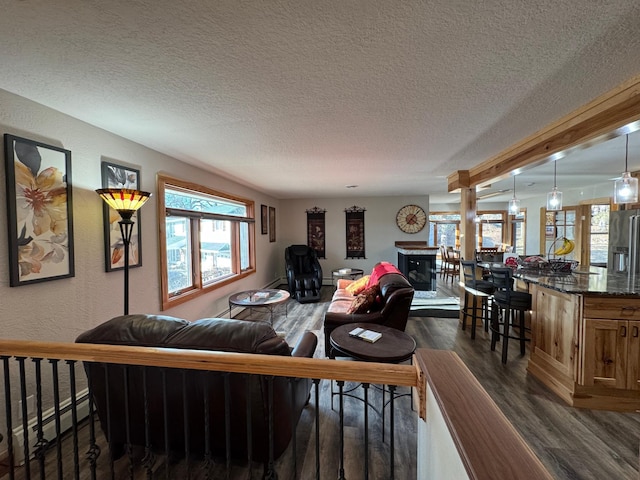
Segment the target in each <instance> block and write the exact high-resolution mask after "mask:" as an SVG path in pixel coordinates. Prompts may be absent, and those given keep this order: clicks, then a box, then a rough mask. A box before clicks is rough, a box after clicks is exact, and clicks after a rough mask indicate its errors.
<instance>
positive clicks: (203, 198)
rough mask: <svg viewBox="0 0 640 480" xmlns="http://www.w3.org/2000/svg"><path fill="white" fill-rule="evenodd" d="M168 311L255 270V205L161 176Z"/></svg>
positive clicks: (164, 299)
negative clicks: (169, 308)
mask: <svg viewBox="0 0 640 480" xmlns="http://www.w3.org/2000/svg"><path fill="white" fill-rule="evenodd" d="M158 194H159V196H160V199H159V208H160V218H164V223H163V224H162V225H161V229H160V251H161V258H162V262H161V263H162V271H161V273H162V308H163V309H166V308H168V307H170V306H173V305H177V304H179V303H182V302H184V301H186V300H189V299H191V298H193V297H194V296H197V295H200V294H203V293H206V292H208V291H211V290H213V289H215V288H218V287H219V286H221V285H226V284H228V283H230V282H234V281H236V280H239V279H240V278H243V277H244V276H246V275H248V274H250V273H253V272H254V271H255V260H254V240H255V228H254V203H253V201H251V200H246V199H242V198H239V197H234V196H231V195H227V194H223V193H220V192H216V191H213V190H210V189H208V188H207V187H202V186H198V185H193V184H191V183H187V182H183V181H180V180H177V179H174V178H170V177H165V176H162V175H160V176H158Z"/></svg>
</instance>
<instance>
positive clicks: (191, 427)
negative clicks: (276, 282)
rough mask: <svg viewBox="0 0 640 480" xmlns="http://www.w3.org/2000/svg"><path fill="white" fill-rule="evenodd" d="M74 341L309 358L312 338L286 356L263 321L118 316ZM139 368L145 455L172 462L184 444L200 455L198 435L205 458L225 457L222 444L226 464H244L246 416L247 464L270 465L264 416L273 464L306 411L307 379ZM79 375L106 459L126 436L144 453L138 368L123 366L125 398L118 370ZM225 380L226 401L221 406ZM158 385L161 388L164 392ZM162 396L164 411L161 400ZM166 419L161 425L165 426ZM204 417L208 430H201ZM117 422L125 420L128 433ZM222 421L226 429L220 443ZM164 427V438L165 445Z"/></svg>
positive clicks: (97, 368) (96, 368)
mask: <svg viewBox="0 0 640 480" xmlns="http://www.w3.org/2000/svg"><path fill="white" fill-rule="evenodd" d="M76 342H79V343H96V344H110V345H131V346H143V347H165V348H181V349H196V350H215V351H222V352H240V353H253V354H267V355H283V356H296V357H313V354H314V351H315V349H316V345H317V337H316V336H315V335H314V334H313V333H311V332H305V333H304V334H303V336H302V337H301V339H300V341H299V342H298V344H297V345H296V347H295V348H294V349H291V348H290V347H289V345H288V344H287V342H286V341H285V340H284V339H282V338H280V337H279V336H277V335H276V333H275V331H274V330H273V328H272V327H271V326H270V325H269V324H267V323H264V322H249V321H243V320H229V319H221V318H211V319H203V320H198V321H195V322H188V321H186V320H182V319H178V318H172V317H167V316H158V315H125V316H120V317H116V318H113V319H111V320H109V321H107V322H105V323H103V324H101V325H98V326H97V327H95V328H94V329H92V330H89V331H87V332H85V333H83V334H82V335H80V336H79V337H78V338H77V340H76ZM144 368H146V369H147V372H146V383H147V386H148V388H147V399H148V408H149V425H148V428H149V440H150V443H151V449H152V451H154V452H156V453H165V452H167V450H168V453H169V454H170V456H171V457H172V458H176V457H178V458H179V457H182V456H184V455H185V453H184V452H185V439H188V449H189V450H190V455H191V454H195V455H197V456H201V455H204V454H206V453H207V451H206V448H205V445H206V444H207V442H206V441H205V435H208V437H209V438H208V440H209V445H210V451H211V453H212V455H213V456H214V458H215V457H221V458H225V456H226V453H227V452H226V447H225V445H226V442H227V441H229V442H230V445H231V448H230V454H231V455H230V456H231V458H233V459H236V460H240V461H246V460H247V458H248V448H247V444H248V442H247V438H248V434H247V431H248V429H247V415H250V418H251V420H250V435H251V442H250V443H251V449H252V460H255V461H261V462H265V463H266V462H268V461H269V460H270V452H269V441H268V439H269V438H270V434H269V431H270V430H269V419H270V413H271V414H272V417H271V418H272V419H273V459H274V460H275V459H277V458H278V457H279V456H280V455H281V454H282V453H283V452H284V451H285V449H286V448H287V446H288V445H289V442H290V440H291V438H292V431H293V429H295V428H296V425H297V423H298V420H299V418H300V415H301V412H302V410H303V408H304V407H305V405H306V404H307V401H308V398H309V392H310V389H311V384H312V382H311V380H308V379H287V378H283V377H274V378H273V380H272V381H271V380H269V379H268V378H266V377H262V376H259V375H250V376H248V375H242V374H223V373H220V372H208V371H206V372H205V371H192V370H188V371H182V370H177V369H161V368H157V367H144ZM85 370H86V372H87V376H88V378H89V379H90V383H91V386H92V390H93V397H94V401H95V405H96V410H97V413H98V417H99V420H100V424H101V427H102V430H103V432H104V434H105V436H106V437H107V439H108V441H109V444H110V449H111V455H112V456H113V458H114V459H117V458H118V457H119V456H121V455H122V454H123V453H124V450H125V448H126V444H127V435H130V441H131V444H132V445H138V446H144V445H145V441H146V439H145V414H144V398H145V396H144V388H143V387H144V382H145V379H144V378H143V367H138V366H131V367H129V368H128V369H127V370H128V372H127V375H128V378H127V382H126V385H127V388H128V392H127V394H126V396H125V388H124V385H125V376H124V373H123V372H124V369H123V368H122V366H120V365H109V366H108V367H107V368H105V365H103V364H97V363H85ZM163 373H164V375H165V378H164V379H163ZM227 380H228V390H227V393H228V396H227V398H226V399H225V382H226V381H227ZM163 385H166V389H165V388H164V387H163ZM270 389H272V394H273V396H272V402H270V400H269V397H270ZM165 396H166V405H165V400H163V399H164V398H165ZM205 397H206V398H207V400H208V402H207V403H208V410H209V412H208V414H207V412H206V409H205V401H204V398H205ZM126 398H128V403H129V410H128V412H126V411H125V399H126ZM185 399H186V404H185ZM270 405H271V406H272V410H271V412H270ZM166 412H168V419H167V420H168V421H166V422H165V413H166ZM227 413H228V417H226V414H227ZM185 416H186V417H185ZM207 417H208V425H205V424H206V420H205V419H206V418H207ZM125 418H128V419H129V428H128V429H127V425H126V422H125ZM185 418H187V422H186V423H187V426H186V428H185V421H184V419H185ZM226 421H229V422H230V423H229V426H230V428H229V430H230V432H229V433H230V435H228V436H227V435H226V426H225V425H226V423H225V422H226ZM165 428H166V431H167V432H168V435H167V440H166V442H165ZM185 430H186V431H187V432H188V433H187V434H185ZM167 446H168V449H167V448H166V447H167Z"/></svg>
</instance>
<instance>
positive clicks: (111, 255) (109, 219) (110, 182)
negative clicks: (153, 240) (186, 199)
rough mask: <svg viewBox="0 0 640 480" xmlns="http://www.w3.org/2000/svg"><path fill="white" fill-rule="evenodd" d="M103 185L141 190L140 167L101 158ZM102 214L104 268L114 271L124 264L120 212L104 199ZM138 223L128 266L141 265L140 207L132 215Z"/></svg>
mask: <svg viewBox="0 0 640 480" xmlns="http://www.w3.org/2000/svg"><path fill="white" fill-rule="evenodd" d="M102 187H103V188H131V189H133V190H140V170H136V169H135V168H131V167H127V166H123V165H116V164H115V163H110V162H102ZM102 218H103V228H104V251H105V260H104V261H105V270H106V271H107V272H112V271H114V270H122V269H123V268H124V243H123V242H122V234H121V233H120V224H119V223H118V222H119V221H120V214H118V212H116V211H115V210H114V209H113V208H111V207H109V205H107V204H106V203H104V202H103V206H102ZM131 220H133V221H134V222H135V223H136V224H135V226H134V229H133V233H132V234H131V245H129V267H140V266H141V265H142V249H141V248H140V239H141V238H142V228H141V224H140V212H139V211H137V212H136V213H134V214H133V217H131Z"/></svg>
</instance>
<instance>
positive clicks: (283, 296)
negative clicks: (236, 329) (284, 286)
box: [229, 288, 290, 326]
mask: <svg viewBox="0 0 640 480" xmlns="http://www.w3.org/2000/svg"><path fill="white" fill-rule="evenodd" d="M289 297H290V295H289V292H287V291H286V290H277V289H270V288H263V289H261V290H245V291H244V292H238V293H234V294H233V295H231V296H230V297H229V318H231V309H232V308H233V306H234V305H235V306H237V307H246V308H249V309H250V310H252V309H254V308H266V309H267V310H269V314H270V316H269V322H270V323H271V325H272V326H273V309H274V308H275V307H276V306H277V305H279V304H281V303H283V302H286V301H287V300H289ZM284 308H285V310H284V314H285V315H287V304H286V303H285V304H284Z"/></svg>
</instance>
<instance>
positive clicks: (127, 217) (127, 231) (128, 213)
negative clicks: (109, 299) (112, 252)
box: [118, 210, 135, 315]
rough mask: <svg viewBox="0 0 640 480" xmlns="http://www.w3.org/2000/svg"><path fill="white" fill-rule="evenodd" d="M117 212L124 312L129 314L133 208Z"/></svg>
mask: <svg viewBox="0 0 640 480" xmlns="http://www.w3.org/2000/svg"><path fill="white" fill-rule="evenodd" d="M118 213H119V214H120V217H121V220H120V221H119V222H118V224H119V225H120V235H122V243H123V244H124V314H125V315H129V246H130V245H131V234H132V232H133V225H134V224H135V222H134V221H133V220H131V217H132V216H133V210H121V211H120V212H118Z"/></svg>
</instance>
